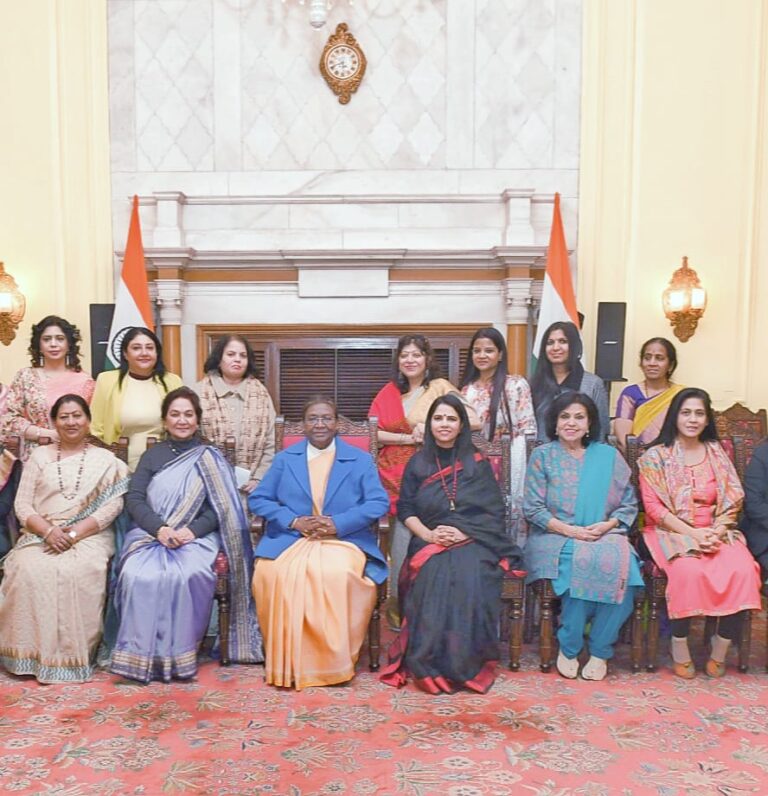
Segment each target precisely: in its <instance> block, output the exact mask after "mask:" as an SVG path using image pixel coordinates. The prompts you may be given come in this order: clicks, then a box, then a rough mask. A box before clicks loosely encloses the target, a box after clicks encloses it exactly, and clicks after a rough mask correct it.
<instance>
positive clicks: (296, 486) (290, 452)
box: [248, 437, 389, 583]
mask: <svg viewBox="0 0 768 796" xmlns="http://www.w3.org/2000/svg"><path fill="white" fill-rule="evenodd" d="M248 507H249V508H250V510H251V511H252V512H253V513H254V514H258V515H259V516H261V517H264V518H265V519H266V520H267V528H266V532H265V534H264V536H262V537H261V540H260V541H259V544H258V546H257V547H256V552H255V555H256V557H258V558H270V559H274V558H277V557H278V556H279V555H280V554H281V553H282V552H283V551H284V550H287V549H288V548H289V547H290V546H291V545H292V544H293V543H294V542H296V541H298V540H299V539H301V538H302V536H301V534H300V533H299V532H298V531H294V530H291V528H289V527H288V526H289V525H290V524H291V523H292V522H293V521H294V520H295V519H296V517H302V516H308V515H311V514H312V492H311V489H310V485H309V470H308V468H307V441H306V440H302V441H301V442H297V443H296V444H295V445H291V446H290V447H288V448H286V449H285V450H283V451H281V452H280V453H278V454H277V456H275V458H274V461H273V462H272V466H271V467H270V468H269V470H268V471H267V474H266V475H265V476H264V478H263V480H262V481H261V483H260V484H259V485H258V486H257V487H256V489H255V490H254V491H253V492H251V494H250V495H249V496H248ZM388 509H389V498H388V497H387V493H386V492H385V491H384V487H383V486H382V485H381V481H380V480H379V474H378V472H377V470H376V466H375V465H374V463H373V459H372V458H371V456H370V454H369V453H366V452H365V451H362V450H360V449H359V448H355V447H354V446H352V445H349V444H348V443H346V442H344V441H343V440H341V439H339V438H338V437H337V438H336V459H335V461H334V463H333V467H332V468H331V474H330V476H329V477H328V486H327V488H326V491H325V500H324V502H323V513H324V514H325V515H326V516H330V517H331V519H332V520H333V522H334V525H335V526H336V532H337V535H338V537H337V538H339V539H341V540H342V541H345V542H352V544H354V545H356V546H357V547H359V548H360V549H361V550H362V551H363V552H364V553H365V555H366V557H367V559H368V563H367V564H366V567H365V574H366V575H367V576H368V577H369V578H370V579H371V580H372V581H373V582H374V583H383V582H384V581H385V580H386V579H387V564H386V560H385V559H384V556H383V555H382V553H381V550H379V547H378V545H377V544H376V539H375V537H374V535H373V533H372V532H371V523H372V522H373V521H374V520H377V519H378V518H379V517H382V516H384V515H385V514H386V513H387V511H388Z"/></svg>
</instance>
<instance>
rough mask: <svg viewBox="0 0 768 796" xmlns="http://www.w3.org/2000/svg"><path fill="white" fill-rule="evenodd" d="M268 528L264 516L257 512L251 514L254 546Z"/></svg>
mask: <svg viewBox="0 0 768 796" xmlns="http://www.w3.org/2000/svg"><path fill="white" fill-rule="evenodd" d="M265 530H266V522H265V520H264V517H258V516H256V515H255V514H254V515H252V516H251V542H252V543H253V545H254V547H255V546H256V542H258V541H259V539H261V537H262V536H264V531H265Z"/></svg>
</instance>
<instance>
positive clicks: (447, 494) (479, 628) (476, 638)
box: [381, 394, 521, 694]
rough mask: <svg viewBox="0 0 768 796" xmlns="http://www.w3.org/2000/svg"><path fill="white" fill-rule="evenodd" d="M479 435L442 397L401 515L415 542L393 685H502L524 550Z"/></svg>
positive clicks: (456, 402) (441, 689) (404, 585)
mask: <svg viewBox="0 0 768 796" xmlns="http://www.w3.org/2000/svg"><path fill="white" fill-rule="evenodd" d="M471 433H472V432H471V431H470V427H469V420H468V418H467V412H466V409H465V408H464V404H463V403H462V402H461V400H460V399H459V398H458V397H457V396H455V395H452V394H448V395H444V396H442V397H440V398H436V399H435V401H434V402H433V404H432V406H430V408H429V414H428V415H427V422H426V427H425V434H424V446H423V448H422V449H421V451H419V452H418V453H417V454H415V455H414V456H413V458H412V459H411V460H410V461H409V462H408V465H407V467H406V469H405V474H404V476H403V483H402V487H401V490H400V499H399V501H398V504H397V516H398V518H399V519H400V521H401V522H402V523H403V524H404V525H405V526H406V527H407V528H408V530H409V531H410V532H411V534H412V538H411V541H410V545H409V547H408V556H407V558H406V560H405V564H404V565H403V568H402V570H401V572H400V579H399V595H400V615H401V616H402V617H403V622H402V625H401V631H400V635H399V637H398V638H397V639H396V640H395V641H394V642H393V644H392V645H391V647H390V649H389V660H390V662H389V665H388V666H387V667H386V668H385V669H384V671H383V673H382V675H381V680H382V682H384V683H386V684H387V685H392V686H395V687H398V688H399V687H401V686H403V685H405V683H406V679H407V675H408V674H410V675H411V676H412V677H413V679H414V681H415V683H416V685H417V686H418V687H419V688H421V689H422V690H423V691H426V692H427V693H430V694H439V693H448V694H450V693H453V692H454V691H456V690H458V689H459V688H467V689H469V690H472V691H476V692H478V693H481V694H484V693H486V692H487V691H488V689H489V688H490V687H491V685H493V681H494V679H495V676H496V666H497V664H498V661H499V645H498V626H499V624H498V623H499V612H500V607H501V580H502V575H503V570H506V569H514V568H516V567H517V566H518V564H519V562H520V560H521V554H520V549H519V548H518V547H517V545H515V544H514V543H513V542H512V541H511V539H510V538H509V537H508V536H507V535H506V533H505V528H504V502H503V500H502V496H501V492H500V490H499V486H498V484H497V482H496V479H495V477H494V475H493V471H492V470H491V466H490V464H489V463H488V461H487V460H486V459H485V458H484V457H483V456H482V454H480V453H479V452H478V451H477V449H476V448H475V446H474V445H473V444H472V437H471Z"/></svg>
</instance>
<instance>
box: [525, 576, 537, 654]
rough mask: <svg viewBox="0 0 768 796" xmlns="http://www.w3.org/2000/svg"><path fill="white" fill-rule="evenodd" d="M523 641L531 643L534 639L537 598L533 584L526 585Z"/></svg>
mask: <svg viewBox="0 0 768 796" xmlns="http://www.w3.org/2000/svg"><path fill="white" fill-rule="evenodd" d="M523 611H524V613H523V641H524V642H525V643H526V644H530V643H531V642H532V641H533V634H534V624H535V616H534V614H535V611H536V600H535V599H534V592H533V586H531V585H529V586H525V598H524V600H523Z"/></svg>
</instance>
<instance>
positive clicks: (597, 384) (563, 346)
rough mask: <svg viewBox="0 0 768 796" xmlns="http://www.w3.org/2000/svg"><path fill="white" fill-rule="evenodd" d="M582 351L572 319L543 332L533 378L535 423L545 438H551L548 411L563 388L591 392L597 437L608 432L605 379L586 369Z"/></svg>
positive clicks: (549, 440) (579, 337)
mask: <svg viewBox="0 0 768 796" xmlns="http://www.w3.org/2000/svg"><path fill="white" fill-rule="evenodd" d="M582 351H583V347H582V344H581V336H580V335H579V330H578V329H577V328H576V326H575V324H573V323H571V322H570V321H556V322H555V323H553V324H550V326H549V327H548V328H547V331H546V332H544V337H543V338H542V340H541V346H540V348H539V359H538V365H537V366H536V373H535V374H534V376H533V378H532V379H531V392H532V393H533V406H534V408H535V411H536V427H537V429H538V435H539V439H540V440H541V441H542V442H551V441H552V440H551V438H550V437H548V436H547V421H546V419H547V413H548V412H549V407H550V406H552V403H553V402H554V400H555V398H557V396H558V395H560V394H562V393H564V392H580V393H584V394H585V395H588V396H589V397H590V398H591V399H592V400H593V401H594V403H595V406H596V407H597V412H598V416H599V419H600V431H599V440H598V441H601V440H604V439H605V438H606V436H607V435H608V430H609V422H610V420H609V416H608V394H607V393H606V391H605V385H604V384H603V382H602V380H601V379H599V378H598V377H597V376H595V374H594V373H588V372H587V371H585V370H584V366H583V365H582V364H581V354H582Z"/></svg>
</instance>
